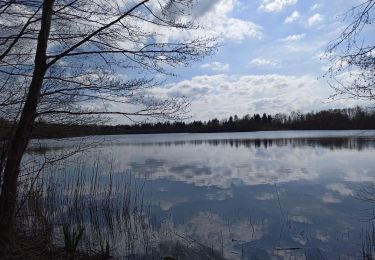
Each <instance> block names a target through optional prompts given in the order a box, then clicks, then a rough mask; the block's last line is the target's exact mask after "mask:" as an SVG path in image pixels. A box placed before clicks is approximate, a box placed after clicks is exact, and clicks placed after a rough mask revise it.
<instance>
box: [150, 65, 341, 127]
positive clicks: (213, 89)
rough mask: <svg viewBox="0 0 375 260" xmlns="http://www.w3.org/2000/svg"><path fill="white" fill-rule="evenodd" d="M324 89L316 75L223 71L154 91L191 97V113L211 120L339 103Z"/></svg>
mask: <svg viewBox="0 0 375 260" xmlns="http://www.w3.org/2000/svg"><path fill="white" fill-rule="evenodd" d="M260 63H263V64H265V63H266V62H265V61H261V62H260ZM322 88H323V89H324V90H326V87H321V86H320V84H319V82H318V81H317V79H316V77H315V76H313V75H305V76H299V77H297V76H284V75H278V74H268V75H245V76H241V77H236V76H230V75H226V74H219V75H212V76H207V75H202V76H196V77H193V78H192V79H191V80H184V81H181V82H178V83H174V84H170V85H168V86H165V87H159V88H154V89H152V90H151V91H152V92H153V95H156V96H158V97H161V98H162V97H187V98H189V99H191V100H192V104H191V115H192V116H193V117H194V118H199V119H201V120H207V119H210V118H214V117H217V115H218V114H220V117H229V116H230V115H232V114H233V111H235V112H236V113H237V114H238V115H245V114H248V113H252V112H254V111H257V112H258V113H263V112H265V113H272V114H275V113H279V112H287V113H289V112H290V111H296V110H301V111H306V112H307V111H311V110H317V109H324V108H327V107H331V106H334V105H337V104H332V103H330V104H327V103H325V101H326V100H325V98H327V97H328V96H329V94H326V96H324V94H323V97H322V94H321V93H322V91H321V90H322ZM319 91H321V92H319ZM326 92H327V91H323V93H326Z"/></svg>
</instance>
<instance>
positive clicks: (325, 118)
mask: <svg viewBox="0 0 375 260" xmlns="http://www.w3.org/2000/svg"><path fill="white" fill-rule="evenodd" d="M0 129H1V130H0V132H1V136H3V137H4V136H6V134H7V133H9V132H10V129H11V124H10V123H9V122H6V121H5V120H1V119H0ZM351 129H375V109H372V108H366V109H365V108H361V107H355V108H347V109H330V110H323V111H319V112H310V113H300V112H292V113H290V114H289V115H288V114H282V113H278V114H275V115H269V114H253V115H249V114H248V115H245V116H243V117H239V116H237V115H234V116H230V117H229V118H225V119H220V120H219V119H217V118H214V119H211V120H208V121H192V122H168V121H167V122H157V123H139V124H131V125H78V124H77V125H74V124H70V125H65V124H48V123H44V122H38V123H36V125H35V127H34V131H33V138H60V137H73V136H86V135H120V134H151V133H213V132H247V131H271V130H351Z"/></svg>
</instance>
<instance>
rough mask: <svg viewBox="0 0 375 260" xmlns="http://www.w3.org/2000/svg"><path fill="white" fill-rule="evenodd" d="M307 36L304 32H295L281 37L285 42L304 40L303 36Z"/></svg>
mask: <svg viewBox="0 0 375 260" xmlns="http://www.w3.org/2000/svg"><path fill="white" fill-rule="evenodd" d="M305 37H306V34H305V33H303V34H293V35H289V36H287V37H285V38H283V39H281V40H282V41H283V42H298V41H300V40H302V39H303V38H305Z"/></svg>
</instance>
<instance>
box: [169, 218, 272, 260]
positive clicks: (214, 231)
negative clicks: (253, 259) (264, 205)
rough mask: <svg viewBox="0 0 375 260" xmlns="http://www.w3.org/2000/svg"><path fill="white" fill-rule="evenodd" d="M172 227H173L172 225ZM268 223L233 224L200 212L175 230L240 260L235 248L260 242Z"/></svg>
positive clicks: (245, 221) (245, 220) (244, 221)
mask: <svg viewBox="0 0 375 260" xmlns="http://www.w3.org/2000/svg"><path fill="white" fill-rule="evenodd" d="M170 225H173V224H171V223H170ZM267 226H268V222H267V221H263V222H262V223H252V222H250V221H249V220H248V219H243V220H239V221H236V222H234V223H231V222H229V221H227V220H225V219H223V218H221V217H220V216H219V215H217V214H214V213H210V212H200V213H199V214H198V215H196V216H195V217H192V218H191V219H190V220H189V221H188V222H186V223H185V224H183V225H177V226H175V227H174V229H175V230H176V231H177V232H178V233H180V234H184V236H186V237H189V238H192V239H194V240H196V241H197V242H198V243H202V244H204V245H207V246H212V247H213V248H214V249H221V248H222V247H223V248H224V249H225V252H226V253H227V254H228V255H227V257H228V259H238V258H239V256H238V255H237V254H232V253H231V252H233V251H234V252H235V251H236V250H235V246H236V245H241V244H242V243H244V242H251V241H256V240H260V239H261V238H262V237H263V236H264V235H265V232H266V229H267Z"/></svg>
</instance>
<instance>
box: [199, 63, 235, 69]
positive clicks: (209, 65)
mask: <svg viewBox="0 0 375 260" xmlns="http://www.w3.org/2000/svg"><path fill="white" fill-rule="evenodd" d="M201 68H204V69H211V70H213V71H227V70H229V68H230V65H229V64H227V63H221V62H217V61H214V62H212V63H206V64H203V65H201Z"/></svg>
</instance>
